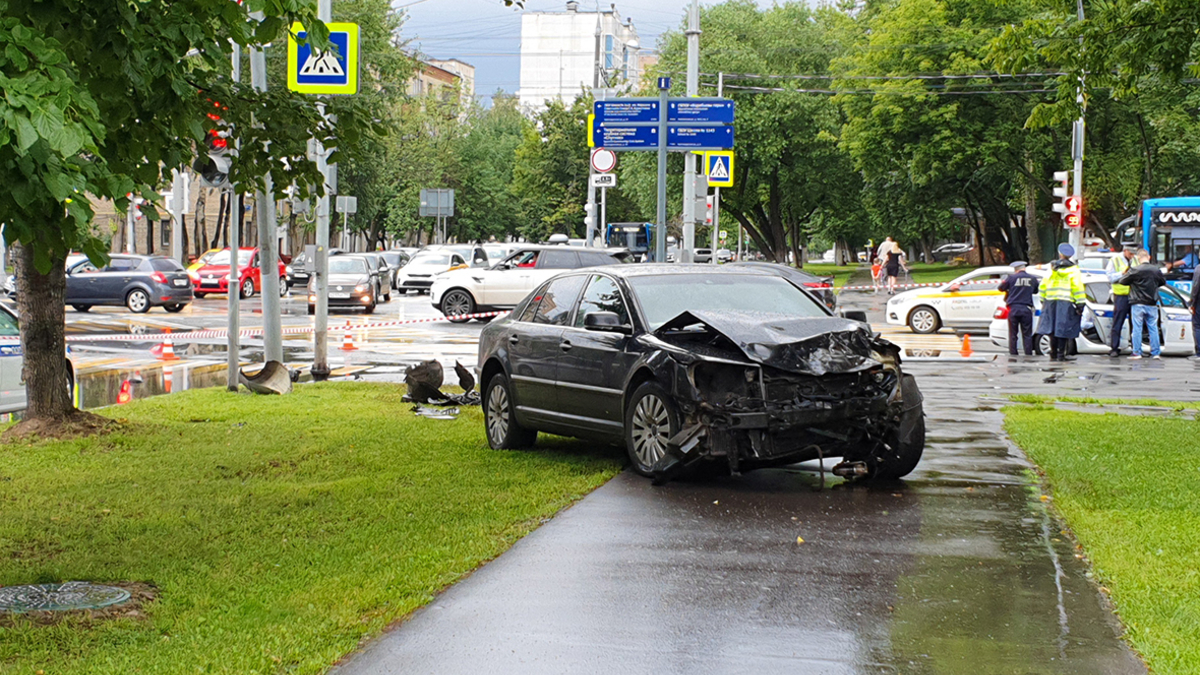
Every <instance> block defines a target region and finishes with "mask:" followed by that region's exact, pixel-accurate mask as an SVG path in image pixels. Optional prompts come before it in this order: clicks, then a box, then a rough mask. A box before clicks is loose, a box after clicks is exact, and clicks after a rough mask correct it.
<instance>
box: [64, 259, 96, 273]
mask: <svg viewBox="0 0 1200 675" xmlns="http://www.w3.org/2000/svg"><path fill="white" fill-rule="evenodd" d="M98 271H99V270H97V269H96V266H95V265H93V264H92V263H90V262H88V261H86V260H85V261H83V262H81V263H79V264H78V265H76V266H74V267H72V268H71V271H70V274H93V273H95V272H98Z"/></svg>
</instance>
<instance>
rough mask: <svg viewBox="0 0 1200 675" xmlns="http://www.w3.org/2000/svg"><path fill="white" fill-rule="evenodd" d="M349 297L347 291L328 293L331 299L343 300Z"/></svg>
mask: <svg viewBox="0 0 1200 675" xmlns="http://www.w3.org/2000/svg"><path fill="white" fill-rule="evenodd" d="M349 297H350V294H349V293H330V294H329V298H330V299H331V300H345V299H347V298H349Z"/></svg>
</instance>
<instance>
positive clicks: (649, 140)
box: [593, 124, 658, 150]
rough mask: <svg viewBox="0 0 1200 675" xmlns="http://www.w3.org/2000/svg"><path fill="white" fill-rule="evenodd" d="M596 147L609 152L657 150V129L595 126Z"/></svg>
mask: <svg viewBox="0 0 1200 675" xmlns="http://www.w3.org/2000/svg"><path fill="white" fill-rule="evenodd" d="M593 133H594V134H595V138H596V145H597V146H598V147H601V148H607V149H609V150H657V149H658V127H646V126H641V127H609V126H604V125H602V124H597V125H596V127H595V129H594V131H593Z"/></svg>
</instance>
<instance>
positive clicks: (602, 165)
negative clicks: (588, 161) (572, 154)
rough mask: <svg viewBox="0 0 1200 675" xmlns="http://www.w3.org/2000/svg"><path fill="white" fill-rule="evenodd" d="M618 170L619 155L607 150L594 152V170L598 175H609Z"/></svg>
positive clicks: (598, 149) (597, 149)
mask: <svg viewBox="0 0 1200 675" xmlns="http://www.w3.org/2000/svg"><path fill="white" fill-rule="evenodd" d="M615 168H617V153H615V152H613V151H612V150H608V149H605V148H596V149H595V150H593V151H592V170H593V171H595V172H596V173H608V172H609V171H612V170H613V169H615Z"/></svg>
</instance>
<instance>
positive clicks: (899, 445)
mask: <svg viewBox="0 0 1200 675" xmlns="http://www.w3.org/2000/svg"><path fill="white" fill-rule="evenodd" d="M900 387H901V390H900V393H901V398H902V400H903V401H904V405H905V410H904V412H903V413H902V414H901V417H900V424H899V425H898V426H897V428H896V429H895V430H894V431H893V432H892V434H891V436H890V438H889V439H888V447H887V448H885V449H883V450H882V451H881V452H880V454H878V455H876V456H875V457H874V458H873V459H872V461H870V462H868V466H869V467H870V471H871V473H870V474H869V476H868V477H869V478H870V479H872V480H885V481H886V480H898V479H900V478H903V477H904V476H907V475H908V474H910V473H912V470H913V469H915V468H917V463H918V462H920V461H921V455H922V454H923V453H924V452H925V411H924V406H923V404H922V398H921V390H920V389H918V388H917V380H916V378H915V377H913V376H912V375H904V376H903V379H902V380H901V381H900Z"/></svg>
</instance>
